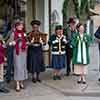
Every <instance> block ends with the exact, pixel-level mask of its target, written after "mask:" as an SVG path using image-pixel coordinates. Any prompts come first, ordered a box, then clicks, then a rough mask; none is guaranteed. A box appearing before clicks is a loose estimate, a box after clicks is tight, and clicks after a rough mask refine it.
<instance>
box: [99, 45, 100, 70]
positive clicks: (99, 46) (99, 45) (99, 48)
mask: <svg viewBox="0 0 100 100" xmlns="http://www.w3.org/2000/svg"><path fill="white" fill-rule="evenodd" d="M99 59H100V43H99ZM99 72H100V61H99Z"/></svg>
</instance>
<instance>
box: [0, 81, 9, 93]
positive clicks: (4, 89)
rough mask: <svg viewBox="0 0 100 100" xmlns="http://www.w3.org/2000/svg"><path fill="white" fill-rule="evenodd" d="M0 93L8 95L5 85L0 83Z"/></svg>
mask: <svg viewBox="0 0 100 100" xmlns="http://www.w3.org/2000/svg"><path fill="white" fill-rule="evenodd" d="M0 92H1V93H9V90H8V89H7V88H6V84H5V83H4V82H1V83H0Z"/></svg>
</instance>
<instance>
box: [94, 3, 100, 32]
mask: <svg viewBox="0 0 100 100" xmlns="http://www.w3.org/2000/svg"><path fill="white" fill-rule="evenodd" d="M95 11H96V13H98V14H100V4H96V6H95ZM93 20H94V31H95V30H96V29H97V28H98V26H100V15H99V16H94V17H93Z"/></svg>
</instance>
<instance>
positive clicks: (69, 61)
mask: <svg viewBox="0 0 100 100" xmlns="http://www.w3.org/2000/svg"><path fill="white" fill-rule="evenodd" d="M72 53H73V52H72V48H70V46H69V45H67V47H66V54H67V69H66V73H70V72H71V60H72Z"/></svg>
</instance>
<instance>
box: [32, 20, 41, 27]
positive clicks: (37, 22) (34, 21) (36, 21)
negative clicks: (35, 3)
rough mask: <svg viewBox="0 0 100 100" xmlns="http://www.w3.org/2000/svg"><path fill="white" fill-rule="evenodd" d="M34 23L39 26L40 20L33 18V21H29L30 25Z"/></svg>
mask: <svg viewBox="0 0 100 100" xmlns="http://www.w3.org/2000/svg"><path fill="white" fill-rule="evenodd" d="M34 24H36V25H39V26H40V24H41V22H40V21H39V20H33V21H32V22H31V25H32V26H33V25H34Z"/></svg>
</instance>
